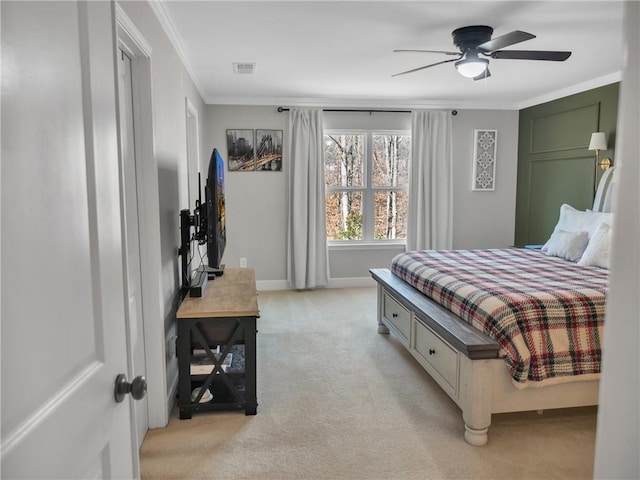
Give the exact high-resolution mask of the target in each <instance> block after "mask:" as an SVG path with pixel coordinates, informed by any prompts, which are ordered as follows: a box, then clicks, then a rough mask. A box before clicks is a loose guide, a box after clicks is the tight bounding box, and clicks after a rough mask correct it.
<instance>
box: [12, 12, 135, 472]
mask: <svg viewBox="0 0 640 480" xmlns="http://www.w3.org/2000/svg"><path fill="white" fill-rule="evenodd" d="M0 8H1V9H2V11H1V19H2V31H1V34H2V99H1V108H2V176H1V182H2V190H1V198H2V204H1V205H2V243H1V261H2V283H1V285H2V296H1V298H2V340H1V342H2V350H1V364H2V377H1V378H2V398H1V401H2V463H1V467H2V477H3V478H65V479H68V478H130V477H132V476H133V475H134V463H135V462H134V460H135V453H134V452H135V449H134V446H133V441H132V434H131V424H130V422H131V412H130V410H131V402H132V400H131V397H130V396H127V397H126V398H125V401H123V402H122V403H116V402H115V400H114V382H115V378H116V375H117V374H118V373H121V372H123V373H124V372H127V368H128V365H127V355H126V336H125V307H124V306H125V302H126V298H125V297H126V295H125V293H124V271H123V263H124V258H123V250H122V230H121V211H120V206H121V202H120V197H119V171H118V143H117V132H116V126H117V118H116V90H115V88H116V86H115V72H114V46H113V40H114V26H113V25H114V4H113V3H111V2H38V3H36V2H0Z"/></svg>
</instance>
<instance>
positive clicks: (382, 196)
mask: <svg viewBox="0 0 640 480" xmlns="http://www.w3.org/2000/svg"><path fill="white" fill-rule="evenodd" d="M407 199H408V195H407V193H406V192H388V191H387V192H376V195H375V202H376V205H375V215H376V217H375V228H374V238H375V239H376V240H391V239H397V238H401V239H402V238H407Z"/></svg>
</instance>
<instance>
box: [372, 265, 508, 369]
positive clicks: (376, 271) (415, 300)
mask: <svg viewBox="0 0 640 480" xmlns="http://www.w3.org/2000/svg"><path fill="white" fill-rule="evenodd" d="M369 273H371V276H372V277H373V279H374V280H375V281H376V282H378V283H379V284H380V285H382V286H383V287H384V288H385V290H386V291H387V292H388V293H389V294H390V295H392V296H393V298H395V299H396V300H397V301H398V302H400V303H402V304H403V305H404V306H405V307H407V308H408V309H409V310H411V311H412V312H414V313H415V314H416V316H417V317H418V318H419V319H420V320H421V321H422V322H423V323H425V324H426V325H427V326H428V327H429V328H431V329H432V330H433V331H434V332H436V333H437V334H438V335H440V336H441V337H442V338H443V339H444V340H446V341H447V342H448V343H449V344H451V346H452V347H453V348H455V349H456V350H458V351H460V352H462V353H463V354H464V355H466V356H467V357H469V358H470V359H472V360H476V359H483V358H497V357H498V351H499V349H500V346H499V344H498V342H497V341H496V340H494V339H492V338H490V337H488V336H487V335H485V334H484V333H482V332H481V331H480V330H478V329H477V328H475V327H473V326H471V325H470V324H468V323H467V322H465V321H464V320H462V319H461V318H459V317H457V316H456V315H454V314H453V313H451V312H450V311H448V310H447V309H445V308H444V307H442V306H440V305H438V304H437V303H435V302H434V301H432V300H430V299H429V298H427V297H426V296H425V295H424V294H423V293H421V292H419V291H418V290H416V289H415V288H414V287H413V286H411V285H409V284H408V283H406V282H405V281H403V280H402V279H401V278H399V277H397V276H396V275H394V274H392V273H391V271H390V270H389V269H388V268H372V269H370V270H369Z"/></svg>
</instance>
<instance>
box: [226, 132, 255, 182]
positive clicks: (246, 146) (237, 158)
mask: <svg viewBox="0 0 640 480" xmlns="http://www.w3.org/2000/svg"><path fill="white" fill-rule="evenodd" d="M253 133H254V131H253V130H246V129H229V130H227V162H228V165H229V167H228V168H229V171H230V172H252V171H254V170H255V169H256V159H255V152H254V145H255V139H254V135H253Z"/></svg>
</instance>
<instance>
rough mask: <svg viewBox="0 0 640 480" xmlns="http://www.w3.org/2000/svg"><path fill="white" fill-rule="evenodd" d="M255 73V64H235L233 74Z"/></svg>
mask: <svg viewBox="0 0 640 480" xmlns="http://www.w3.org/2000/svg"><path fill="white" fill-rule="evenodd" d="M255 72H256V64H255V63H234V64H233V73H255Z"/></svg>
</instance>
